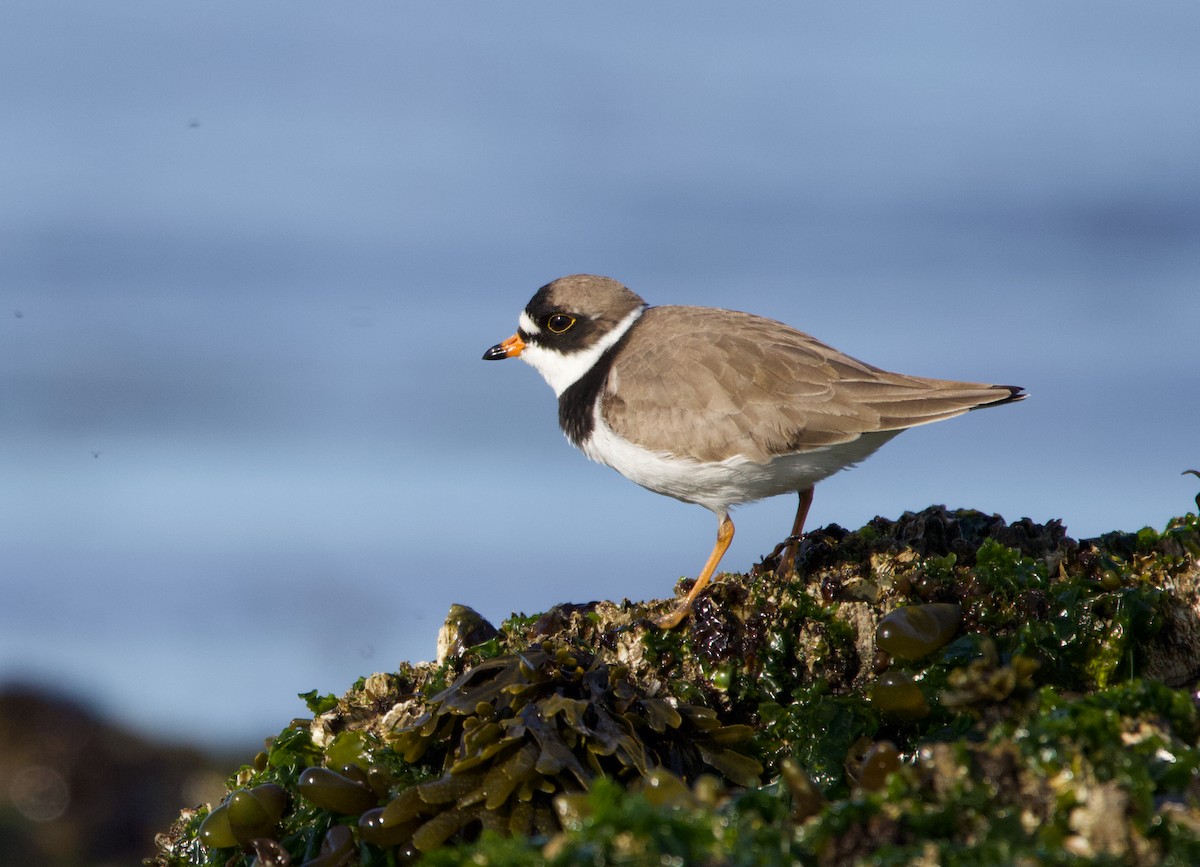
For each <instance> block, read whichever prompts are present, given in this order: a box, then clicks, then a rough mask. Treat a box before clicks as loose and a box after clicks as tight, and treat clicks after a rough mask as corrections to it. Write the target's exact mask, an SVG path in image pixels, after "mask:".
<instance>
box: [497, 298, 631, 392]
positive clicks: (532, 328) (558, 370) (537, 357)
mask: <svg viewBox="0 0 1200 867" xmlns="http://www.w3.org/2000/svg"><path fill="white" fill-rule="evenodd" d="M644 309H645V308H642V307H639V308H637V309H636V310H634V311H633V312H632V313H630V314H629V315H628V316H626V317H625V318H624V319H622V320H621V321H620V322H618V323H617V324H616V325H615V326H614V327H613V329H612V331H610V332H608V334H605V335H604V336H603V337H601V338H600V339H599V340H597V341H596V342H595V343H594V344H592V345H591V346H589V347H588V348H587V349H583V350H580V351H578V352H568V353H563V352H558V351H557V350H554V349H547V348H546V347H544V346H539V345H538V344H536V343H533V342H532V341H527V342H526V343H525V350H524V352H522V353H521V358H522V359H524V360H525V361H527V362H529V364H530V365H531V366H532V367H533V369H534V370H536V371H537V372H538V373H540V374H541V375H542V379H544V380H546V382H547V383H549V384H550V387H551V388H552V389H554V394H555V395H556V396H559V397H561V396H562V393H563V392H564V391H566V390H567V389H568V388H570V387H571V386H572V384H574V383H575V382H576V381H577V380H578V379H579V377H581V376H583V375H584V374H585V373H587V372H588V371H589V370H591V369H592V365H594V364H595V363H596V362H597V361H599V360H600V356H601V355H603V354H604V353H605V351H606V350H607V349H608V348H609V347H610V346H612V345H613V344H614V343H616V342H617V341H618V340H620V339H621V338H622V337H623V336H624V335H625V332H626V331H628V330H629V329H630V328H632V327H633V323H635V322H637V320H638V317H640V316H641V315H642V313H643V311H644ZM519 323H520V327H521V330H522V331H524V332H525V333H526V334H529V335H531V336H536V335H538V334H541V333H542V329H540V328H538V327H537V325H536V324H535V323H534V321H533V320H532V319H530V318H529V314H528V313H526V312H525V311H521V318H520V320H519Z"/></svg>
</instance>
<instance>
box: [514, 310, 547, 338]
mask: <svg viewBox="0 0 1200 867" xmlns="http://www.w3.org/2000/svg"><path fill="white" fill-rule="evenodd" d="M517 327H518V328H519V329H520V330H521V331H524V332H525V333H526V334H541V333H542V329H540V328H538V327H537V323H536V322H534V321H533V320H532V319H530V318H529V314H528V313H526V312H525V311H524V310H522V311H521V316H520V317H519V318H518V319H517Z"/></svg>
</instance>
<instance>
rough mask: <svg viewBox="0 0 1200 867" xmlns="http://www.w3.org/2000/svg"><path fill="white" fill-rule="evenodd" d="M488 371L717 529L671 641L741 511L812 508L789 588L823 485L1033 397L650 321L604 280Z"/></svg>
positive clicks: (531, 328)
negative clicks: (700, 511) (545, 390)
mask: <svg viewBox="0 0 1200 867" xmlns="http://www.w3.org/2000/svg"><path fill="white" fill-rule="evenodd" d="M483 358H484V360H487V361H500V360H504V359H508V358H521V359H523V360H524V361H526V362H527V363H529V364H530V365H531V366H532V367H533V368H534V369H535V370H537V371H538V373H540V374H541V375H542V377H543V378H544V379H545V380H546V382H547V383H548V384H549V385H550V387H551V388H552V389H553V390H554V393H555V395H556V396H557V398H558V422H559V426H560V427H561V428H562V431H563V433H564V434H565V435H566V438H567V439H568V440H569V441H570V442H571V444H572V445H574V446H576V447H577V448H578V449H579V450H580V451H582V452H583V453H584V454H585V455H586V456H587V457H589V458H591V459H592V460H594V461H597V462H599V463H601V464H604V465H606V466H609V467H611V468H612V469H614V470H616V471H617V472H618V473H620V474H621V475H623V476H625V477H626V478H627V479H630V480H631V481H633V482H636V483H637V484H639V485H641V486H642V487H643V488H646V489H648V490H650V491H654V492H655V493H659V494H664V495H666V496H669V497H674V498H675V499H678V500H682V501H684V502H686V503H695V504H697V505H700V506H704V507H705V508H707V509H709V510H710V511H711V512H712V513H713V514H714V515H715V516H716V518H717V538H716V542H715V544H714V545H713V548H712V552H711V553H710V554H709V557H708V560H707V561H706V562H705V564H704V566H703V568H702V569H701V571H700V574H699V577H697V579H696V581H695V583H694V584H693V585H692V588H691V590H690V592H688V594H687V595H686V597H685V598H684V599H683V600H682V601H680V602H679V603H678V604H677V605H676V606H675V607H674V608H673V609H672V610H671V611H669V612H668V613H667V614H665V615H662V616H661V617H658V618H657V619H655V621H654V622H655V623H656V624H657V625H658V626H659V627H661V628H664V629H671V628H673V627H675V626H677V625H679V623H681V622H682V621H683V619H684V618H686V617H687V616H688V615H689V613H690V612H691V609H692V605H693V603H694V602H695V600H696V598H697V597H698V596H699V595H700V593H701V592H703V590H704V588H705V587H706V586H707V585H708V584H709V582H710V580H711V579H712V576H713V573H714V572H715V571H716V569H717V566H718V564H719V563H720V562H721V559H722V557H724V555H725V552H726V551H727V550H728V548H729V545H730V543H731V542H732V541H733V534H734V526H733V521H732V520H730V517H729V512H730V509H732V508H733V507H734V506H739V505H742V504H744V503H749V502H753V501H755V500H760V499H763V498H766V497H773V496H777V495H781V494H788V493H795V494H797V495H798V496H799V504H798V506H797V509H796V517H795V520H794V521H793V524H792V532H791V534H790V535H789V536H788V541H787V544H786V548H785V551H784V557H783V558H782V559H781V561H780V566H779V567H778V568H777V569H776V573H777V575H779V574H781V573H782V572H783V570H784V569H785V566H784V565H783V564H784V563H792V562H793V561H794V560H795V555H796V553H797V550H798V545H799V541H800V539H801V537H802V534H803V532H804V522H805V520H806V518H807V515H808V510H809V507H810V506H811V505H812V501H813V487H814V485H815V484H816V483H817V482H820V481H822V480H823V479H825V478H827V477H829V476H831V475H833V474H834V473H836V472H838V471H839V470H842V469H845V468H847V467H852V466H854V465H855V464H858V463H859V462H861V461H863V460H864V459H865V458H867V457H868V456H869V455H871V454H872V453H873V452H874V451H875V450H876V449H878V448H879V447H880V446H882V445H883V444H884V443H886V442H887V441H888V440H890V439H892V438H893V437H894V436H896V435H897V434H899V433H901V432H902V431H904V430H907V429H908V428H911V427H916V426H918V425H923V424H928V423H930V422H935V421H942V420H943V419H948V418H953V417H954V416H958V415H962V414H963V413H966V412H969V411H970V410H974V409H979V408H982V407H989V406H1000V405H1002V404H1006V403H1013V402H1015V401H1019V400H1023V399H1024V398H1025V397H1027V393H1026V391H1025V389H1024V388H1021V387H1019V386H1012V385H991V384H987V383H978V382H958V381H953V380H946V379H928V378H925V377H920V376H906V375H904V374H900V373H891V372H889V371H886V370H883V369H882V368H879V367H875V366H874V365H871V364H867V363H866V362H863V361H859V360H858V359H856V358H852V357H851V356H849V355H846V354H845V353H843V352H839V351H838V350H836V349H834V348H833V347H831V346H828V345H827V344H825V343H822V342H820V341H819V340H817V339H816V338H814V337H812V336H810V335H808V334H805V333H804V332H802V331H797V330H796V329H794V328H792V327H790V326H788V325H785V324H784V323H782V322H777V321H775V320H773V319H767V318H764V317H762V316H756V315H754V314H750V313H742V312H739V311H736V310H726V309H722V308H715V307H695V306H683V305H664V306H651V305H649V304H647V302H646V301H644V300H643V299H642V298H641V296H639V295H637V294H636V293H634V292H633V291H632V290H631V289H629V288H627V287H626V286H624V285H623V284H622V283H620V282H618V281H617V280H614V279H612V278H610V277H601V276H597V275H593V274H572V275H570V276H566V277H560V278H558V279H557V280H554V281H552V282H550V283H547V284H546V285H544V286H542V287H541V288H540V289H538V290H537V292H536V293H535V294H534V296H533V298H531V299H530V301H529V303H528V304H527V305H525V309H524V310H523V311H522V312H521V314H520V316H519V318H518V327H517V332H516V333H515V334H514V335H512V336H511V337H509V338H508V339H507V340H504V341H503V342H501V343H497V344H496V345H495V346H492V347H491V348H490V349H488V350H487V352H485V353H484V355H483Z"/></svg>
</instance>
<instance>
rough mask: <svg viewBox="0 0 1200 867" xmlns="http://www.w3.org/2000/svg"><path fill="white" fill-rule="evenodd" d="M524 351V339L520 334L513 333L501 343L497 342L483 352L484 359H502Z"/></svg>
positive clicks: (514, 356)
mask: <svg viewBox="0 0 1200 867" xmlns="http://www.w3.org/2000/svg"><path fill="white" fill-rule="evenodd" d="M524 351H525V341H524V340H522V339H521V335H520V334H514V335H513V336H512V337H510V338H508V340H505V341H504V342H503V343H497V344H496V345H495V346H493V347H492V348H491V349H489V350H488V351H487V352H485V353H484V354H483V360H484V361H502V360H503V359H505V358H516V357H517V356H518V355H520V354H521V353H522V352H524Z"/></svg>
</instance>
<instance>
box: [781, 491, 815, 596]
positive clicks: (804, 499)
mask: <svg viewBox="0 0 1200 867" xmlns="http://www.w3.org/2000/svg"><path fill="white" fill-rule="evenodd" d="M812 501H813V486H812V485H809V486H808V487H807V488H805V489H804V490H803V491H801V492H800V505H799V506H798V507H797V508H796V520H795V521H793V522H792V534H791V535H790V536H788V543H787V547H785V548H784V549H783V554H782V555H781V557H780V559H779V568H778V570H777V574H778V575H780V576H783V575H787V574H788V573H790V572H792V571H793V570H795V568H796V554H797V553H799V551H800V536H801V534H802V533H803V532H804V520H805V519H806V518H807V517H808V507H809V506H811V505H812Z"/></svg>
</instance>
